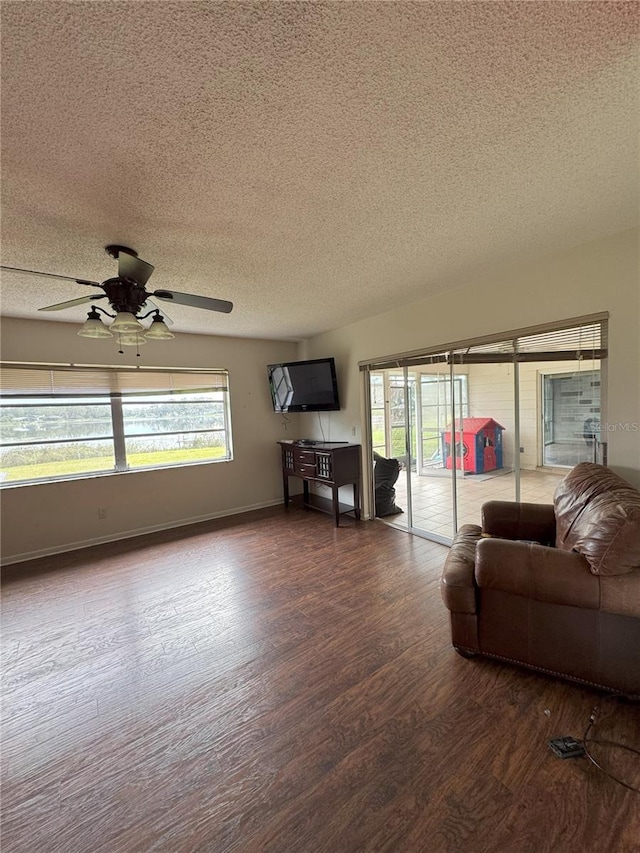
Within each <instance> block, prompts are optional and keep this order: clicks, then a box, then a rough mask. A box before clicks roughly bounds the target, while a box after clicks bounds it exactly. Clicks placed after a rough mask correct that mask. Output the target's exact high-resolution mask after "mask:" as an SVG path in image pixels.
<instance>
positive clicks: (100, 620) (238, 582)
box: [2, 508, 640, 853]
mask: <svg viewBox="0 0 640 853" xmlns="http://www.w3.org/2000/svg"><path fill="white" fill-rule="evenodd" d="M341 523H342V524H343V525H344V526H341V527H340V528H339V529H336V528H335V527H334V526H333V525H332V522H331V519H330V518H329V517H328V516H325V515H320V514H318V513H313V512H305V511H304V510H299V509H292V510H290V511H289V512H286V511H284V510H283V509H281V508H274V509H269V510H262V511H259V512H255V513H249V514H247V515H243V516H236V517H233V518H230V519H226V520H220V521H217V522H210V523H206V524H200V525H196V526H193V527H190V528H182V529H179V530H176V531H167V532H164V533H161V534H154V535H151V536H145V537H140V538H139V539H135V540H128V541H124V542H121V543H113V544H110V545H103V546H99V547H95V548H91V549H87V550H85V551H82V552H73V553H69V554H66V555H58V556H56V557H51V558H46V559H41V560H38V561H33V562H32V563H30V564H22V565H18V566H15V567H10V568H9V569H6V570H5V572H4V585H3V598H4V603H3V622H4V624H3V634H2V639H3V648H4V653H3V669H4V684H3V701H4V712H3V743H2V771H3V792H2V793H3V796H2V805H3V824H2V851H3V853H40V851H43V853H44V852H45V851H46V853H57V852H58V851H60V853H89V851H91V853H120V851H126V853H128V852H129V851H151V850H153V851H156V850H157V851H171V853H178V851H211V852H212V853H218V851H220V853H232V851H242V853H253V851H272V852H273V853H276V851H277V853H325V851H326V853H351V851H390V853H400V851H411V853H413V851H416V853H421V851H428V853H441V851H442V853H449V851H452V853H453V852H454V851H455V853H458V851H470V853H476V851H479V852H481V851H505V852H506V853H528V851H531V853H544V851H553V853H565V851H566V853H573V851H575V853H588V851H594V853H596V851H597V853H604V851H615V853H631V852H632V851H635V853H637V851H638V850H639V849H640V796H638V795H637V794H634V793H632V792H630V791H626V790H625V789H624V788H622V787H621V786H619V785H618V784H616V783H615V782H614V781H612V780H611V779H608V778H607V777H606V776H605V775H604V774H602V773H601V772H599V771H598V770H596V768H594V767H593V766H592V765H590V764H589V763H588V762H587V761H586V760H585V759H579V760H567V761H562V760H560V759H558V758H555V757H554V756H553V755H552V753H551V752H550V750H549V749H548V746H547V741H548V739H549V738H550V737H553V736H555V735H560V734H570V735H574V736H578V737H580V736H581V735H582V733H583V731H584V728H585V726H586V723H587V721H588V718H589V714H590V712H591V709H592V707H593V706H594V704H595V703H596V702H597V701H598V700H600V699H601V698H602V696H601V694H598V693H596V692H595V691H592V690H590V689H587V688H583V687H580V686H576V685H572V684H569V683H565V682H562V681H559V680H554V679H551V678H546V677H544V676H541V675H537V674H533V673H529V672H526V671H524V670H520V669H516V668H513V667H509V666H504V665H501V664H497V663H494V662H491V661H485V660H478V659H475V660H465V659H463V658H461V657H459V656H458V655H457V654H456V653H455V652H454V651H453V649H452V648H451V646H450V643H449V633H448V613H447V611H446V610H445V608H444V605H443V604H442V601H441V598H440V592H439V588H438V582H439V577H440V572H441V569H442V564H443V561H444V558H445V556H446V549H445V548H444V547H443V546H439V545H435V544H432V543H429V542H427V541H425V540H421V539H418V538H415V537H411V536H409V535H407V534H406V533H403V532H401V531H398V530H394V529H391V528H390V527H388V526H386V525H384V524H382V523H380V522H375V523H370V522H361V523H356V522H355V521H351V520H349V519H345V520H344V522H341ZM637 712H638V708H637V706H632V705H630V704H628V703H624V702H622V703H621V702H618V701H617V700H611V699H609V700H606V701H605V703H603V711H602V717H603V718H604V721H603V723H602V728H601V731H602V733H603V734H606V735H607V736H608V737H609V738H612V739H618V740H624V741H626V742H627V743H635V745H637V744H638V741H639V740H640V737H639V734H640V733H639V731H638V715H637ZM601 749H604V748H601ZM607 749H609V753H608V754H607V753H604V752H602V751H601V753H600V755H601V757H603V760H604V758H606V759H607V760H608V761H609V766H611V767H615V768H618V770H620V771H624V772H625V773H626V774H627V775H626V778H627V779H629V780H631V781H633V780H632V776H633V773H634V767H633V766H632V762H631V760H630V759H627V758H626V757H625V756H622V758H621V757H620V755H619V753H620V750H617V753H618V754H615V753H616V751H615V750H612V749H611V748H607ZM625 760H627V764H626V766H623V765H624V761H625ZM637 778H638V777H637V773H636V776H635V781H636V784H637Z"/></svg>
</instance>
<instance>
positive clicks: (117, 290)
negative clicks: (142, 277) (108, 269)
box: [102, 278, 149, 316]
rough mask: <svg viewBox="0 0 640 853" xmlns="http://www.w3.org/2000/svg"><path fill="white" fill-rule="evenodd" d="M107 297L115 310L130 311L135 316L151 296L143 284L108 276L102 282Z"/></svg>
mask: <svg viewBox="0 0 640 853" xmlns="http://www.w3.org/2000/svg"><path fill="white" fill-rule="evenodd" d="M102 288H103V289H104V292H105V293H106V294H107V299H108V300H109V303H110V304H111V307H112V308H113V310H114V311H116V312H118V313H120V311H128V312H129V313H130V314H133V315H134V316H135V315H136V314H137V313H138V312H139V311H140V309H141V308H142V306H143V305H144V303H145V302H146V301H147V299H148V298H149V294H148V293H147V291H146V289H145V288H144V287H142V285H140V284H137V283H136V282H135V281H130V280H129V279H124V278H108V279H107V280H106V281H105V282H103V283H102Z"/></svg>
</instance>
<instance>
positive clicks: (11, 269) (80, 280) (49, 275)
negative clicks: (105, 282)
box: [0, 266, 100, 287]
mask: <svg viewBox="0 0 640 853" xmlns="http://www.w3.org/2000/svg"><path fill="white" fill-rule="evenodd" d="M0 270H7V272H22V273H26V274H27V275H44V276H46V277H47V278H61V279H63V280H64V281H75V283H76V284H89V285H91V286H92V287H100V282H99V281H88V280H87V279H86V278H74V277H73V276H71V275H57V274H56V273H53V272H40V271H39V270H23V269H21V268H20V267H5V266H0Z"/></svg>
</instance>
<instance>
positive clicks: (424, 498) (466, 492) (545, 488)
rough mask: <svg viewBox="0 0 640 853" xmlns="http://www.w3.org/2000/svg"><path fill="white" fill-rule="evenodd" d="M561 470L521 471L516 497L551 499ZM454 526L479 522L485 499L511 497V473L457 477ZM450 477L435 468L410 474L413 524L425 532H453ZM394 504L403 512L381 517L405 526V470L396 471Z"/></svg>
mask: <svg viewBox="0 0 640 853" xmlns="http://www.w3.org/2000/svg"><path fill="white" fill-rule="evenodd" d="M563 476H564V474H562V473H558V472H557V470H556V471H553V472H551V471H546V470H543V469H538V470H535V471H521V474H520V500H521V501H523V502H526V503H552V502H553V493H554V491H555V488H556V486H557V485H558V483H559V482H560V480H561V479H562V477H563ZM457 483H458V527H460V526H461V525H463V524H480V510H481V507H482V504H483V503H484V502H485V501H490V500H506V501H509V500H511V501H512V500H515V474H514V473H513V472H512V471H510V472H502V473H500V472H498V471H496V473H495V476H488V475H486V474H480V475H473V474H470V475H465V476H464V477H458V479H457ZM451 492H452V489H451V478H450V474H449V473H448V472H444V471H438V472H434V473H433V474H431V475H429V476H416V474H415V472H412V475H411V493H412V498H413V500H412V509H413V527H414V528H420V529H421V530H424V531H425V532H428V533H435V534H437V535H438V536H444V537H448V538H451V537H452V536H453V510H452V497H451ZM396 504H397V505H398V506H400V507H402V508H403V509H404V510H405V512H404V514H402V515H394V516H390V517H388V518H386V519H385V521H388V522H390V523H392V524H394V525H397V526H399V527H404V528H406V527H407V526H408V514H407V485H406V471H404V470H403V471H401V472H400V477H399V478H398V482H397V483H396Z"/></svg>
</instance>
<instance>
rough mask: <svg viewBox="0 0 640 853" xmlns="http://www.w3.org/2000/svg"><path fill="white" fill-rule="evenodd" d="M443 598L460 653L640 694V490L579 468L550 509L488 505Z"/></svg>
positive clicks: (449, 571)
mask: <svg viewBox="0 0 640 853" xmlns="http://www.w3.org/2000/svg"><path fill="white" fill-rule="evenodd" d="M441 591H442V597H443V599H444V603H445V605H446V606H447V608H448V609H449V610H450V615H451V638H452V642H453V645H454V647H455V648H456V649H457V650H458V651H459V652H460V653H461V654H463V655H465V656H471V655H474V654H481V655H488V656H490V657H494V658H498V659H500V660H503V661H508V662H510V663H515V664H520V665H522V666H527V667H530V668H532V669H536V670H539V671H542V672H545V673H549V674H551V675H558V676H562V677H564V678H569V679H572V680H574V681H580V682H583V683H586V684H590V685H593V686H596V687H601V688H604V689H607V690H615V691H617V692H620V693H624V694H626V695H629V696H634V697H638V696H640V492H638V491H637V490H636V489H634V488H633V487H632V486H631V485H629V483H627V482H626V481H625V480H623V479H622V478H621V477H618V476H617V475H616V474H614V473H613V472H612V471H609V470H608V469H607V468H604V467H603V466H601V465H595V464H593V463H591V462H582V463H580V464H579V465H577V466H576V467H575V468H573V469H572V470H571V471H570V472H569V473H568V474H567V476H566V477H565V478H564V479H563V480H562V482H561V483H560V484H559V485H558V488H557V489H556V493H555V496H554V503H553V505H545V504H527V503H509V502H503V501H490V502H489V503H486V504H485V505H484V506H483V509H482V528H480V527H478V526H476V525H471V524H468V525H464V526H463V527H462V528H461V529H460V531H459V533H458V534H457V536H456V538H455V540H454V543H453V545H452V547H451V550H450V552H449V555H448V557H447V560H446V563H445V566H444V571H443V575H442V581H441Z"/></svg>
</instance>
